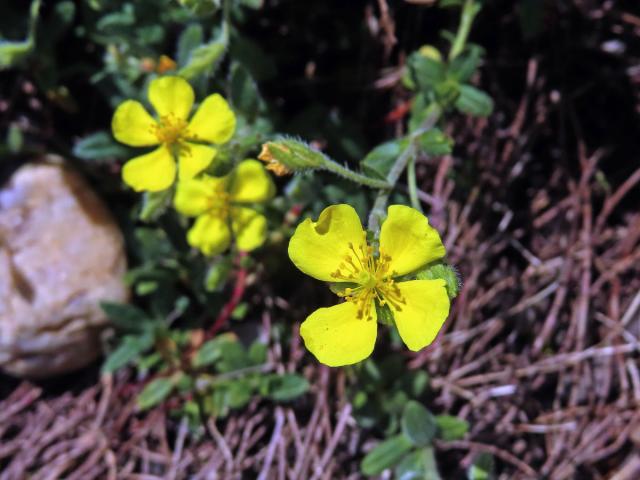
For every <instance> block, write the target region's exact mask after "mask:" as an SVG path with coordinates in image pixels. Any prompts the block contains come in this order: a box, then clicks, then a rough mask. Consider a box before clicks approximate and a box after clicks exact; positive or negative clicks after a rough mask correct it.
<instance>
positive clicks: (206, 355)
mask: <svg viewBox="0 0 640 480" xmlns="http://www.w3.org/2000/svg"><path fill="white" fill-rule="evenodd" d="M229 342H236V339H235V336H234V335H233V334H231V333H224V334H222V335H218V336H217V337H216V338H214V339H212V340H209V341H207V342H205V343H203V344H202V346H201V347H200V348H199V349H198V351H197V352H196V354H195V355H194V357H193V360H192V364H193V366H194V367H195V368H200V367H204V366H207V365H211V364H213V363H215V362H217V361H218V360H219V359H220V358H221V357H222V354H223V345H224V344H225V343H229Z"/></svg>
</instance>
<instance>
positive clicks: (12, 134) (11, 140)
mask: <svg viewBox="0 0 640 480" xmlns="http://www.w3.org/2000/svg"><path fill="white" fill-rule="evenodd" d="M6 143H7V147H8V149H9V152H11V153H14V154H15V153H19V152H20V151H21V150H22V147H23V146H24V136H23V135H22V130H21V129H20V127H19V126H18V125H16V124H15V123H12V124H11V125H9V129H8V131H7V140H6Z"/></svg>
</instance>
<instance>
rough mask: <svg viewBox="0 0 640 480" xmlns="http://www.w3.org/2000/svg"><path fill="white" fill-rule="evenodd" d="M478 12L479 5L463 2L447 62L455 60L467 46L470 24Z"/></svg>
mask: <svg viewBox="0 0 640 480" xmlns="http://www.w3.org/2000/svg"><path fill="white" fill-rule="evenodd" d="M479 11H480V5H479V4H477V3H475V2H474V0H466V1H465V2H464V6H463V7H462V16H461V18H460V26H459V27H458V32H457V33H456V38H455V39H454V41H453V45H451V51H450V52H449V61H451V60H453V59H454V58H456V57H457V56H458V55H460V54H461V53H462V51H463V50H464V47H465V46H466V44H467V38H468V37H469V32H470V31H471V24H472V23H473V19H474V18H475V16H476V15H477V14H478V12H479Z"/></svg>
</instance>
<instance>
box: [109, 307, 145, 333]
mask: <svg viewBox="0 0 640 480" xmlns="http://www.w3.org/2000/svg"><path fill="white" fill-rule="evenodd" d="M100 308H102V311H103V312H104V313H105V314H106V315H107V317H109V319H110V320H111V321H112V322H113V324H114V325H116V326H117V327H119V328H121V329H123V330H131V331H137V332H140V331H142V330H144V329H145V326H146V324H148V323H149V317H148V316H147V314H146V313H145V312H144V311H142V310H140V309H139V308H138V307H136V306H134V305H129V304H126V303H112V302H101V303H100Z"/></svg>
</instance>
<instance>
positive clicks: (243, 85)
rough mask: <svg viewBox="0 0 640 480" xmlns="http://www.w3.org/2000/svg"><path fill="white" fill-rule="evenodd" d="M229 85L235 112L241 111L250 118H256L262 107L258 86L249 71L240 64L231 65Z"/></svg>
mask: <svg viewBox="0 0 640 480" xmlns="http://www.w3.org/2000/svg"><path fill="white" fill-rule="evenodd" d="M229 84H230V85H229V86H230V89H231V103H232V105H233V106H234V107H235V110H239V111H240V112H243V113H245V114H246V115H247V116H249V117H253V116H255V114H256V113H257V111H258V107H259V105H260V95H259V93H258V85H257V84H256V82H255V81H254V80H253V78H251V74H250V73H249V71H248V70H247V69H246V68H244V67H243V66H242V65H241V64H240V63H238V62H233V63H232V64H231V75H230V80H229Z"/></svg>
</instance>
